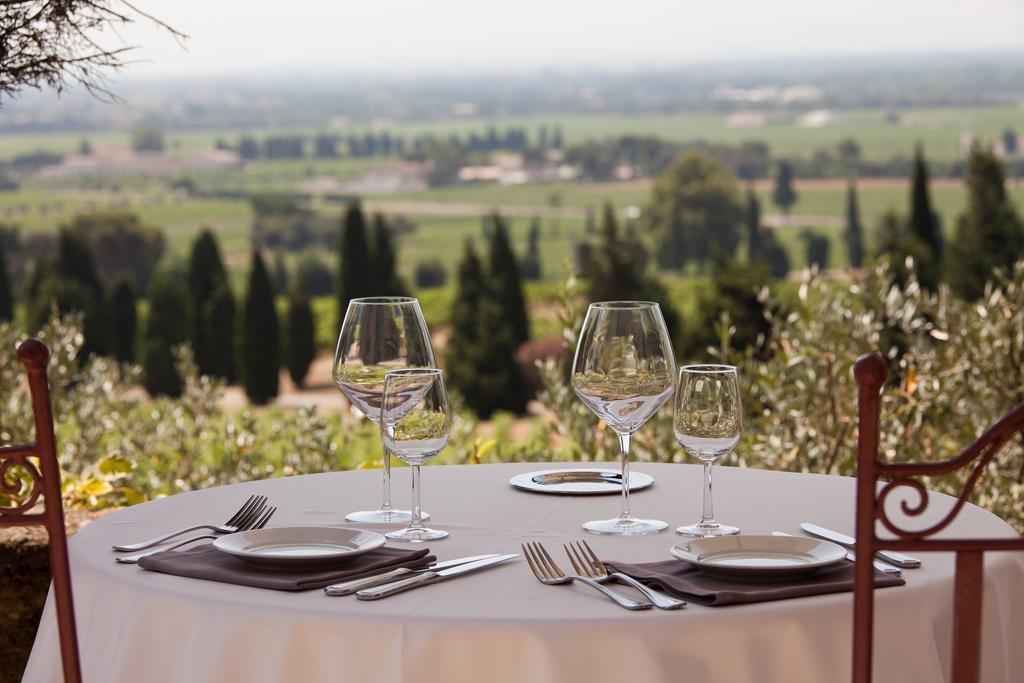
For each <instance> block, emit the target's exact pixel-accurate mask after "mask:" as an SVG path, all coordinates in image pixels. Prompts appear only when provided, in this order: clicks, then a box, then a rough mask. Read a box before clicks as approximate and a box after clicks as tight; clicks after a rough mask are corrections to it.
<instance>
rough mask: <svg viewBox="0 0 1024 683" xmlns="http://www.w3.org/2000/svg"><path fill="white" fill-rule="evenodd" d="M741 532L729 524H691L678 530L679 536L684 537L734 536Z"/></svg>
mask: <svg viewBox="0 0 1024 683" xmlns="http://www.w3.org/2000/svg"><path fill="white" fill-rule="evenodd" d="M739 532H740V530H739V529H738V528H736V527H734V526H729V525H728V524H691V525H689V526H681V527H679V528H678V529H676V533H677V534H682V535H683V536H700V537H704V536H733V535H735V534H738V533H739Z"/></svg>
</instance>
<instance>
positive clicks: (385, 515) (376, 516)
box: [345, 509, 430, 524]
mask: <svg viewBox="0 0 1024 683" xmlns="http://www.w3.org/2000/svg"><path fill="white" fill-rule="evenodd" d="M421 516H422V518H423V520H424V521H426V520H428V519H430V513H429V512H424V513H423V514H422V515H421ZM345 521H346V522H359V523H362V524H408V523H409V522H411V521H412V513H411V512H409V511H408V510H395V509H391V510H360V511H359V512H350V513H348V514H347V515H345Z"/></svg>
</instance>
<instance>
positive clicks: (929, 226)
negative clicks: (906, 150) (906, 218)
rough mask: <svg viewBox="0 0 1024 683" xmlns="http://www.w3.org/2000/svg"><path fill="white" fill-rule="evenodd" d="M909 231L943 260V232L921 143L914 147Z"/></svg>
mask: <svg viewBox="0 0 1024 683" xmlns="http://www.w3.org/2000/svg"><path fill="white" fill-rule="evenodd" d="M909 232H910V234H911V235H913V236H914V237H916V238H917V240H918V241H920V242H921V244H923V245H924V246H926V247H927V248H928V250H929V251H930V252H931V254H932V257H933V258H934V260H935V261H936V262H940V261H941V260H942V246H943V245H942V233H941V232H940V231H939V224H938V216H937V215H936V213H935V211H934V210H933V209H932V200H931V196H930V195H929V192H928V166H927V164H926V163H925V159H924V150H923V149H922V147H921V145H917V147H915V148H914V178H913V182H912V184H911V188H910V225H909Z"/></svg>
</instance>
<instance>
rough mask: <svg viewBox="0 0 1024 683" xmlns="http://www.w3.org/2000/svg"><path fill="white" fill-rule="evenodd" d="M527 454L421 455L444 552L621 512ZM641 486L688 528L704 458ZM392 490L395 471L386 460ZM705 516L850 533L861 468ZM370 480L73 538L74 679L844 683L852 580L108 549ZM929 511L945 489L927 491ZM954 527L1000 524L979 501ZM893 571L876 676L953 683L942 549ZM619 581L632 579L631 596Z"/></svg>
mask: <svg viewBox="0 0 1024 683" xmlns="http://www.w3.org/2000/svg"><path fill="white" fill-rule="evenodd" d="M546 467H552V466H551V465H546V464H545V465H538V464H536V463H532V464H531V463H521V464H510V465H476V466H473V465H468V466H457V467H433V468H430V467H428V468H425V470H424V474H423V482H424V506H425V508H427V509H428V510H429V511H430V512H431V513H433V519H432V520H431V522H430V523H431V525H436V526H437V527H439V528H444V529H447V530H449V531H450V532H451V534H452V535H451V538H449V539H447V540H444V541H438V542H435V543H434V544H433V545H432V550H433V551H434V552H435V553H436V554H437V555H438V556H439V558H440V559H449V558H454V557H460V556H463V555H470V554H479V553H486V552H519V544H520V542H521V541H524V540H540V541H544V542H545V543H546V544H547V546H548V547H549V549H550V550H552V551H555V550H557V551H558V553H559V554H560V553H561V549H560V547H559V545H560V543H562V542H564V541H567V540H571V539H576V538H580V537H582V536H583V535H584V533H583V532H582V530H581V529H580V523H581V522H583V521H585V520H587V519H592V518H598V517H610V516H614V515H615V514H617V512H618V505H619V499H618V497H617V496H600V497H590V498H580V497H572V498H570V497H557V496H546V495H542V494H530V493H524V492H520V491H516V490H513V489H512V488H511V487H510V486H509V485H508V479H509V477H511V476H512V475H513V474H516V473H519V472H524V471H529V470H531V469H539V468H546ZM635 469H637V470H639V471H642V472H647V473H649V474H651V475H653V476H654V477H655V479H656V484H655V486H654V487H653V488H651V489H649V490H647V491H643V492H639V493H637V494H635V495H634V496H633V497H632V502H633V505H632V507H633V509H634V512H635V513H637V514H638V515H641V516H650V517H657V518H661V519H665V520H667V521H669V522H670V524H672V527H674V526H676V525H679V524H681V523H689V522H693V521H695V520H696V518H697V517H698V514H699V508H700V500H699V494H700V488H701V471H700V468H699V467H697V466H695V465H652V464H641V465H637V466H636V467H635ZM394 483H395V498H396V500H400V501H404V500H405V499H406V494H407V488H406V487H407V486H408V483H409V473H408V470H404V469H402V470H396V478H395V482H394ZM715 490H716V503H717V506H716V512H718V515H719V518H720V519H722V520H723V521H725V522H728V523H731V524H737V525H739V526H740V527H741V528H743V529H744V530H745V531H754V530H762V531H770V530H782V531H788V532H790V533H794V534H798V533H800V532H799V529H798V527H797V525H798V524H799V522H801V521H805V520H807V521H815V522H817V523H818V524H820V525H822V526H827V527H831V528H833V529H837V530H840V531H844V532H852V529H853V515H854V480H853V479H848V478H841V477H828V476H821V475H808V474H791V473H781V472H769V471H762V470H749V469H737V468H729V467H723V468H717V469H716V489H715ZM379 491H380V472H379V471H376V470H363V471H354V472H343V473H334V474H322V475H313V476H304V477H292V478H282V479H272V480H267V481H260V482H253V483H249V484H241V485H237V486H229V487H223V488H218V489H213V490H208V491H198V492H194V493H188V494H184V495H179V496H174V497H170V498H165V499H162V500H157V501H154V502H152V503H147V504H145V505H139V506H136V507H133V508H130V509H126V510H122V511H117V512H114V513H112V514H110V515H107V516H106V517H104V518H102V519H100V520H99V521H97V522H94V523H93V524H91V525H89V526H88V527H86V528H85V529H84V530H82V531H81V532H80V533H78V534H77V535H76V536H75V537H74V538H73V539H72V541H71V562H72V567H73V572H74V574H73V578H74V594H75V606H76V609H77V611H78V632H79V638H80V645H81V651H82V656H83V662H82V665H83V673H84V677H85V680H86V681H91V682H98V681H153V682H156V681H188V682H190V683H198V682H202V681H210V682H211V683H213V682H218V683H221V682H224V681H244V682H245V683H259V682H261V681H309V682H312V681H359V682H361V683H390V682H392V681H407V682H410V683H413V682H415V683H420V682H423V683H426V682H430V683H455V682H459V681H487V682H488V683H501V682H504V681H530V682H532V683H547V682H555V681H587V682H588V683H596V682H599V681H644V682H646V681H652V682H653V681H664V682H666V683H668V682H670V681H671V682H673V683H675V682H677V681H683V680H686V681H701V683H710V682H712V681H730V682H731V681H759V682H770V681H779V682H783V681H785V682H786V683H793V682H794V681H815V682H818V681H844V680H849V670H850V651H851V621H852V593H844V594H835V595H825V596H817V597H809V598H802V599H796V600H786V601H779V602H768V603H760V604H753V605H737V606H732V607H719V608H712V607H702V606H699V605H693V604H691V605H690V606H688V607H687V608H685V609H683V610H679V611H673V612H666V611H659V610H647V611H643V612H628V611H626V610H623V609H621V608H619V607H617V606H616V605H614V604H613V603H611V602H610V601H608V600H607V599H606V598H604V597H603V596H601V595H599V594H598V593H597V592H595V591H593V590H592V589H590V588H588V587H586V586H582V585H572V586H544V585H541V584H540V583H538V582H537V581H536V580H535V579H534V578H533V576H532V575H531V574H530V571H529V569H528V567H527V566H526V564H525V562H523V561H522V560H521V559H520V560H515V561H513V562H511V563H509V564H508V565H506V566H502V567H499V568H496V569H492V570H488V571H485V572H481V573H478V574H475V575H472V576H468V577H465V578H460V579H458V580H455V581H450V582H447V583H442V584H438V585H435V586H431V587H427V588H423V589H419V590H415V591H410V592H407V593H404V594H401V595H397V596H394V597H392V598H388V599H385V600H380V601H376V602H363V601H357V600H356V599H355V598H354V597H344V598H339V597H326V596H325V595H324V594H323V593H322V592H321V591H319V590H315V591H308V592H304V593H285V592H277V591H270V590H261V589H256V588H247V587H242V586H233V585H227V584H221V583H213V582H206V581H198V580H193V579H186V578H180V577H174V576H169V575H164V574H157V573H153V572H147V571H144V570H142V569H139V568H138V567H135V566H130V565H120V564H115V563H114V561H113V555H112V553H111V552H110V546H111V544H112V543H117V542H121V543H124V542H131V541H136V540H140V539H143V538H147V537H149V536H151V535H155V534H157V533H159V532H163V531H167V530H170V529H174V528H178V527H180V526H183V525H186V524H191V523H200V522H209V521H220V520H221V519H226V518H227V516H228V514H229V513H230V511H231V510H232V509H233V508H235V507H237V506H238V504H239V503H240V502H241V501H242V500H243V499H244V497H245V496H247V495H248V494H250V493H257V492H258V493H263V494H265V495H267V496H269V497H270V499H271V501H272V503H273V504H274V505H277V506H278V507H279V511H278V513H277V515H276V516H275V518H274V524H275V525H276V526H286V525H309V524H342V523H343V517H344V513H346V512H348V511H351V510H355V509H364V508H367V507H372V506H373V505H374V504H375V503H376V502H377V501H378V496H379ZM932 501H933V502H932V509H931V513H932V514H931V517H930V518H935V517H937V516H938V515H939V514H940V512H941V511H942V510H944V509H946V508H947V507H948V506H949V505H950V504H951V502H952V499H950V498H947V497H945V496H938V495H935V496H933V497H932ZM948 533H949V534H970V535H974V536H1003V537H1006V536H1012V535H1013V534H1014V532H1013V530H1012V529H1011V528H1010V527H1008V526H1007V525H1006V524H1004V523H1003V522H1002V521H1000V520H999V519H998V518H996V517H995V516H993V515H991V514H989V513H988V512H986V511H984V510H981V509H980V508H977V507H974V506H968V507H967V508H966V509H964V510H963V511H962V513H961V515H960V517H959V518H958V521H957V523H956V524H955V525H954V526H953V527H952V528H951V529H950V530H948ZM588 540H589V542H590V544H591V546H592V547H594V548H595V550H596V551H597V553H598V554H599V555H601V556H602V557H604V558H605V559H620V560H626V561H633V562H640V561H654V560H661V559H668V557H669V554H668V550H669V548H670V547H671V546H672V545H673V544H674V543H676V542H678V541H679V540H680V537H679V536H677V535H676V534H674V533H671V532H664V533H661V534H658V535H655V536H647V537H640V538H611V537H597V536H589V537H588ZM923 560H924V566H923V568H921V569H918V570H908V571H905V572H904V576H905V577H906V579H907V585H906V586H902V587H894V588H886V589H880V590H878V591H876V635H875V671H876V678H875V680H876V681H878V682H879V683H884V682H887V681H891V682H899V683H906V682H908V681H915V682H927V681H944V680H947V678H948V669H949V652H950V639H951V619H952V600H951V598H952V583H953V582H952V572H953V558H952V555H948V554H939V553H934V554H926V555H924V556H923ZM985 570H986V574H985V601H984V602H985V604H984V632H983V640H984V649H983V655H982V661H983V673H982V680H984V681H986V682H988V683H998V682H999V681H1021V680H1024V647H1022V645H1024V558H1022V556H1021V554H1010V553H991V554H989V555H988V556H987V559H986V562H985ZM626 590H628V589H626ZM59 671H60V660H59V656H58V640H57V632H56V622H55V618H54V612H53V605H52V604H50V603H48V604H47V608H46V612H45V614H44V617H43V621H42V623H41V625H40V628H39V633H38V635H37V638H36V643H35V647H34V649H33V651H32V656H31V659H30V661H29V664H28V668H27V670H26V673H25V679H24V680H26V681H58V680H60V673H59Z"/></svg>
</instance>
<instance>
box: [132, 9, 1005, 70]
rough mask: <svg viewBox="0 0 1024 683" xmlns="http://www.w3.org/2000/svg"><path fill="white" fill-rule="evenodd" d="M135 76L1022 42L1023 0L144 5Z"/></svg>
mask: <svg viewBox="0 0 1024 683" xmlns="http://www.w3.org/2000/svg"><path fill="white" fill-rule="evenodd" d="M136 4H137V5H138V6H139V7H140V8H142V9H144V10H146V11H149V12H152V13H154V14H156V15H158V16H159V17H160V18H161V19H164V20H166V21H167V22H168V23H170V24H172V25H173V26H175V27H176V28H178V29H179V30H181V31H183V32H184V33H187V34H189V36H190V39H189V40H188V41H187V42H186V48H185V49H182V48H181V47H180V46H179V45H178V44H177V43H176V42H175V41H174V40H173V39H172V38H170V37H169V36H168V35H167V34H165V33H160V32H159V31H156V30H154V29H153V28H152V26H150V25H147V24H146V23H144V22H140V23H139V24H138V25H136V26H131V27H128V28H126V29H122V30H121V31H120V39H121V40H123V41H124V42H125V43H128V44H133V45H141V46H142V49H140V50H138V51H137V53H135V55H134V58H135V59H145V60H147V63H144V64H136V65H134V66H132V68H131V69H130V74H131V75H132V76H149V75H165V74H217V73H237V72H248V73H253V72H254V70H264V71H265V70H273V71H275V72H281V71H291V70H295V69H300V70H309V71H342V72H350V73H380V72H388V73H397V74H403V73H407V74H412V73H421V72H426V71H447V72H467V71H476V72H479V71H485V70H489V69H495V68H506V69H507V68H512V69H517V70H518V69H535V68H538V67H546V66H553V67H581V66H596V67H602V68H617V67H624V68H630V67H637V66H651V65H665V66H668V65H673V66H674V65H679V64H685V63H687V62H693V61H705V60H714V61H717V60H726V59H746V58H752V57H753V58H757V57H766V56H791V55H796V56H799V55H859V54H876V53H914V52H935V51H943V52H956V51H964V50H979V49H983V50H989V49H1007V48H1009V49H1021V48H1024V0H674V1H673V0H615V1H614V2H609V1H608V0H589V1H586V0H514V1H509V0H504V1H501V2H495V1H494V0H491V1H488V0H363V1H362V2H352V1H347V2H346V1H345V0H285V1H283V2H282V1H281V0H173V2H157V1H156V0H136Z"/></svg>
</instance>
